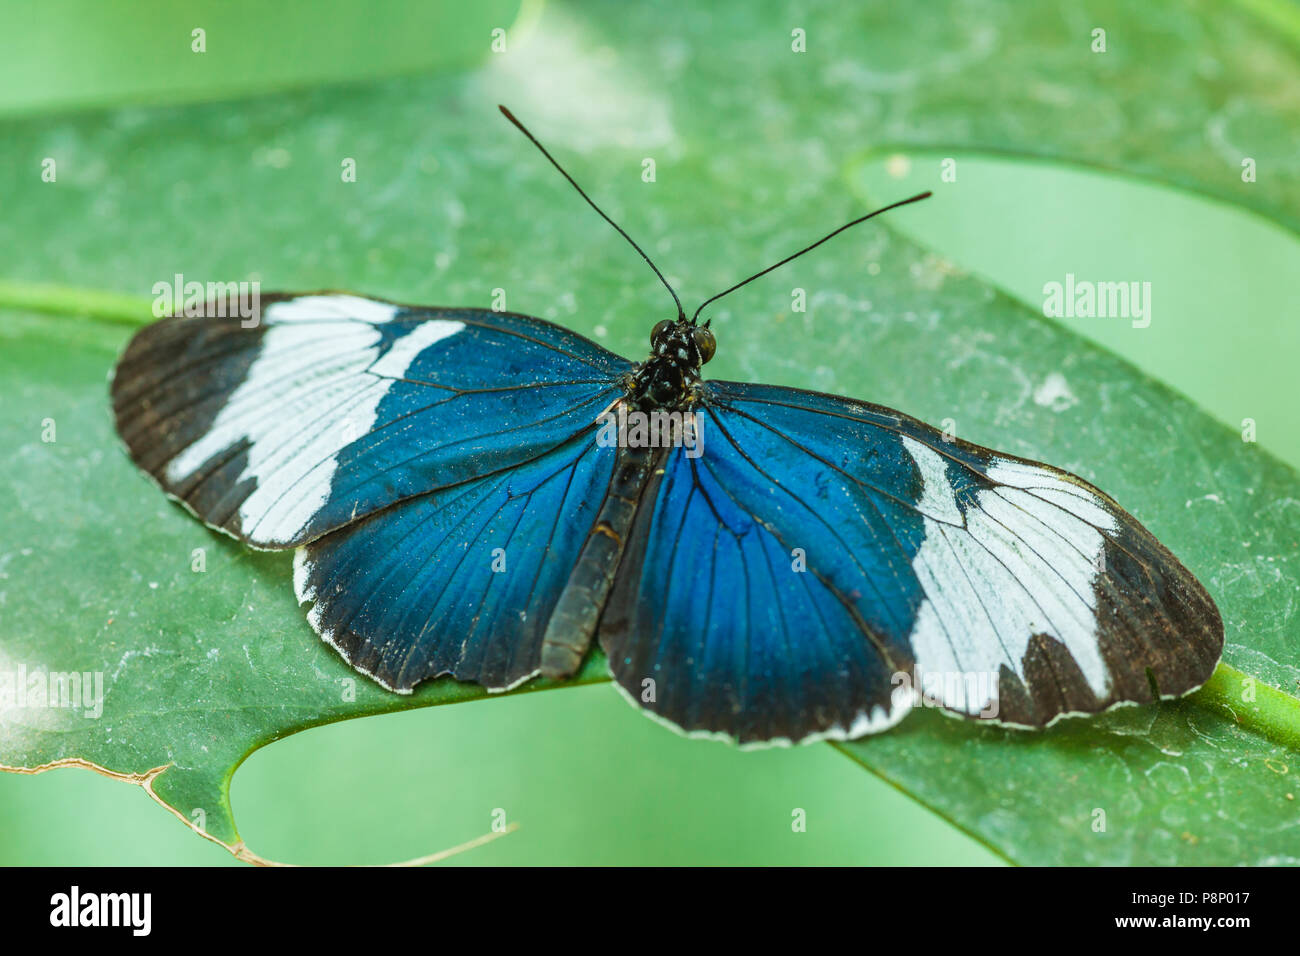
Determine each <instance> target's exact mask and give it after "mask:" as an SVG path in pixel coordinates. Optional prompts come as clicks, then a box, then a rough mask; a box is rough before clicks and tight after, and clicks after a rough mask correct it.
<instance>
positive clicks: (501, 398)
mask: <svg viewBox="0 0 1300 956" xmlns="http://www.w3.org/2000/svg"><path fill="white" fill-rule="evenodd" d="M629 367H630V363H628V362H627V361H626V360H624V359H622V358H619V357H618V356H616V355H614V354H613V353H611V352H609V351H606V350H605V349H602V348H601V347H600V346H598V345H596V344H594V343H592V342H590V341H588V340H586V339H584V338H582V337H581V336H579V335H577V334H575V333H573V332H569V331H567V330H565V329H562V328H560V327H559V326H555V325H552V324H550V323H548V322H544V321H542V320H540V319H534V318H530V317H528V316H522V315H514V314H510V313H496V312H490V311H487V310H481V309H429V308H420V307H407V306H400V305H396V304H394V303H390V302H382V301H379V300H376V299H367V298H362V297H360V296H353V295H344V294H337V293H319V294H312V295H299V296H282V295H276V296H267V297H264V298H263V305H262V314H261V321H260V322H259V323H258V324H257V325H255V326H253V327H245V326H244V324H242V323H241V322H240V320H239V319H237V318H235V317H229V318H217V317H193V318H186V317H180V318H173V319H167V320H164V321H162V322H158V323H155V324H153V325H150V326H148V327H146V328H144V329H142V330H141V331H140V332H139V333H137V335H136V336H135V338H134V339H133V340H132V341H131V344H130V345H129V346H128V347H127V350H126V352H125V354H124V355H123V356H122V359H121V361H120V362H119V363H118V366H117V369H116V371H115V375H114V379H113V386H112V391H113V406H114V411H115V414H116V417H117V427H118V432H119V434H120V435H121V436H122V438H123V440H124V441H125V442H126V444H127V447H128V449H129V451H130V453H131V457H132V458H133V459H134V460H135V461H136V463H137V464H138V465H140V467H141V468H143V469H144V470H145V471H147V472H149V473H150V474H151V475H152V476H153V477H154V478H155V479H156V480H157V481H158V483H159V484H161V485H162V487H163V488H164V489H165V490H166V491H167V492H168V493H170V494H171V495H173V496H174V497H176V498H178V499H179V500H180V501H182V502H183V503H184V504H185V505H186V506H187V507H189V508H190V510H192V511H193V512H195V513H196V514H197V515H198V516H199V517H200V518H202V519H203V520H204V521H205V522H207V523H208V524H210V525H212V526H214V527H217V528H220V529H221V530H223V531H226V532H227V533H229V534H232V535H234V536H235V537H238V538H240V539H241V540H244V541H247V542H249V543H250V544H253V545H255V546H257V547H263V548H285V547H293V546H296V545H299V544H302V543H304V542H307V541H310V540H313V539H314V538H316V537H319V536H320V535H322V534H325V533H327V532H329V531H332V530H334V529H336V528H340V527H343V526H344V525H347V524H349V523H351V522H352V521H354V520H356V519H357V518H360V517H364V516H365V515H367V514H370V513H372V512H374V511H375V510H377V509H379V508H382V507H385V506H387V505H390V504H392V503H394V502H396V501H400V500H402V499H404V498H407V497H410V496H412V495H419V494H425V493H428V492H431V491H433V490H435V489H438V488H442V487H447V486H450V485H454V484H456V483H458V482H461V481H467V480H469V479H471V478H477V477H480V476H483V475H486V474H490V473H492V472H494V471H497V470H499V469H505V468H510V467H513V466H515V465H518V464H520V463H522V462H526V461H528V460H530V459H532V458H534V457H536V456H537V455H540V454H543V453H545V452H546V451H548V450H550V449H552V448H554V447H556V446H557V445H559V444H560V443H562V442H563V441H566V440H568V439H569V438H571V437H573V435H575V434H576V433H577V432H579V431H581V430H584V429H587V428H589V427H590V426H591V423H592V422H593V421H594V420H595V418H596V416H597V415H598V414H599V413H600V412H601V411H602V410H603V409H604V408H605V407H606V406H608V405H609V403H610V402H611V401H613V399H614V398H615V397H616V396H617V395H618V394H619V388H618V384H617V379H618V376H619V375H621V374H622V373H623V372H624V371H625V370H626V369H627V368H629Z"/></svg>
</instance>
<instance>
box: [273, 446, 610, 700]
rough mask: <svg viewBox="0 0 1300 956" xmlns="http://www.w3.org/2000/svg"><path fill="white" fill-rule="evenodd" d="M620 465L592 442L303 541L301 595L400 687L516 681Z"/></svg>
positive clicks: (327, 625) (298, 559) (345, 644)
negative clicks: (446, 677)
mask: <svg viewBox="0 0 1300 956" xmlns="http://www.w3.org/2000/svg"><path fill="white" fill-rule="evenodd" d="M613 462H614V450H613V449H612V448H603V447H600V446H599V445H595V444H593V443H592V442H591V439H590V436H585V437H584V438H580V439H575V440H573V441H569V442H567V443H566V444H564V445H562V446H560V447H558V448H556V449H554V450H552V451H550V452H548V453H547V454H544V455H542V456H540V457H538V458H535V459H533V460H531V461H528V462H525V463H524V464H521V465H517V466H515V467H513V468H510V469H508V470H504V471H498V472H495V473H493V474H490V475H487V476H486V477H483V478H478V479H474V480H472V481H467V482H463V483H461V484H458V485H455V486H453V487H451V488H445V489H442V490H440V491H436V492H432V493H430V494H427V495H420V496H417V497H414V498H408V499H405V500H403V501H401V502H399V503H398V504H395V505H392V506H391V507H389V508H386V509H383V510H381V511H379V512H377V513H375V514H373V515H370V516H369V517H367V518H364V519H362V520H360V521H357V522H356V523H355V524H352V525H350V526H348V527H346V528H343V529H340V530H338V531H334V532H332V533H331V534H327V535H325V536H324V537H321V538H318V539H316V540H315V541H312V542H311V543H310V544H307V545H304V546H303V547H302V548H299V549H298V553H297V555H295V564H294V587H295V590H296V591H297V594H298V599H299V600H300V601H306V602H311V604H312V607H311V609H310V611H309V612H308V615H307V617H308V620H309V621H310V622H311V624H312V626H313V627H314V628H315V629H316V631H317V633H319V634H320V635H321V636H322V637H323V638H324V639H325V640H326V641H328V642H329V643H330V644H331V645H332V646H333V647H335V648H336V649H337V650H338V651H339V653H341V654H342V655H343V656H344V657H345V658H346V659H347V660H348V661H349V662H350V663H351V664H352V666H353V667H356V668H357V669H358V670H360V671H362V672H363V673H365V674H369V675H370V676H372V677H374V678H376V679H377V680H378V681H379V682H380V683H382V684H383V685H384V686H385V687H388V688H389V689H391V690H398V691H402V692H407V691H410V690H411V689H412V688H413V687H414V686H415V685H416V684H418V683H420V682H421V681H423V680H427V679H428V678H431V677H436V676H438V675H440V674H451V675H452V676H454V677H456V678H457V679H458V680H465V681H474V682H475V683H478V684H481V685H482V686H484V687H487V688H489V689H491V690H504V689H507V688H509V687H513V686H514V685H516V684H518V683H520V682H521V681H524V680H527V679H528V678H530V677H532V676H534V675H535V674H536V673H538V669H539V663H540V658H541V648H542V638H543V636H544V633H545V631H546V625H547V622H548V620H549V619H550V617H551V613H552V611H553V610H554V608H555V604H556V601H557V600H558V599H559V596H560V593H561V591H562V589H563V587H564V584H565V581H566V580H567V578H568V576H569V573H570V571H571V570H572V569H573V565H574V563H575V562H576V561H577V558H578V553H579V551H580V550H581V548H582V543H583V541H584V540H585V538H586V535H587V530H588V528H590V527H591V524H592V522H593V521H594V520H595V516H596V511H597V509H598V507H599V505H600V501H601V497H602V495H603V494H604V491H605V489H606V488H607V487H608V485H609V480H610V473H611V471H612V469H613Z"/></svg>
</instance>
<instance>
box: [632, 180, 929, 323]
mask: <svg viewBox="0 0 1300 956" xmlns="http://www.w3.org/2000/svg"><path fill="white" fill-rule="evenodd" d="M931 195H933V194H932V193H931V192H930V191H929V190H926V191H925V192H923V193H919V194H918V195H915V196H912V197H911V198H909V199H900V200H899V201H898V202H896V203H890V204H889V205H888V206H885V207H883V208H881V209H877V210H876V211H875V212H869V213H867V214H866V215H865V216H859V217H858V218H857V219H854V220H853V221H852V222H846V223H845V224H844V225H842V226H840V228H838V229H836V230H835V231H834V232H832V233H830V234H829V235H825V236H822V237H821V238H820V239H818V240H817V241H816V242H814V243H813V244H812V245H810V246H804V247H803V248H802V249H800V250H799V251H798V252H796V253H794V254H793V255H789V256H786V257H785V258H784V259H782V260H781V261H780V262H778V263H776V264H775V265H770V266H768V267H767V268H766V269H764V270H763V271H762V272H755V273H754V274H753V275H752V276H750V277H749V278H748V279H742V280H741V281H739V282H737V283H736V284H735V285H733V286H732V287H731V288H730V289H723V290H722V291H721V292H719V293H718V294H717V295H715V296H713V297H712V298H710V299H705V300H704V301H703V302H701V303H700V307H699V308H698V309H696V310H695V314H694V315H693V316H691V325H694V324H695V323H696V322H697V321H698V320H699V318H700V313H701V312H702V311H704V307H705V306H706V305H708V304H709V303H710V302H716V301H717V300H718V299H721V298H722V297H723V296H724V295H727V294H728V293H731V292H735V291H736V290H737V289H739V288H740V287H741V286H742V285H746V284H747V283H750V282H753V281H754V280H755V279H757V278H758V277H759V276H765V275H767V274H768V273H769V272H771V271H772V270H773V269H779V268H780V267H781V266H783V265H785V264H786V263H787V262H789V261H790V260H791V259H798V258H799V257H800V256H801V255H803V254H804V253H805V252H811V251H812V250H814V249H816V248H817V247H818V246H820V245H821V244H822V243H823V242H826V241H827V240H829V239H834V238H835V237H836V236H838V235H839V234H840V233H841V232H843V231H844V230H845V229H852V228H853V227H854V226H856V225H857V224H858V223H860V222H866V221H867V220H868V219H870V218H872V217H873V216H879V215H880V214H881V213H882V212H889V210H891V209H897V208H898V207H899V206H906V205H907V204H908V203H913V202H920V201H921V200H922V199H929V198H930V196H931ZM643 254H644V253H643ZM712 321H713V320H712V319H709V322H712ZM709 322H705V323H704V327H705V328H706V329H707V328H708V327H709Z"/></svg>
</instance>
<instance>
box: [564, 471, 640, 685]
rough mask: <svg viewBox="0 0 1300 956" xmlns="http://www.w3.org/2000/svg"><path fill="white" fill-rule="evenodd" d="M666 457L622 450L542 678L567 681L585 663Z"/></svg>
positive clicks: (567, 589)
mask: <svg viewBox="0 0 1300 956" xmlns="http://www.w3.org/2000/svg"><path fill="white" fill-rule="evenodd" d="M663 456H664V450H663V449H662V448H647V447H638V448H628V447H620V448H619V449H618V458H617V460H616V461H615V464H614V473H613V474H612V475H611V476H610V483H609V490H608V491H607V492H606V494H605V499H604V501H603V502H601V506H600V511H599V513H598V514H597V516H596V521H595V522H594V523H593V524H592V527H591V531H590V532H589V533H588V534H587V540H586V541H585V542H584V543H583V546H582V551H581V553H580V554H579V556H578V561H577V563H576V564H575V565H574V567H573V571H572V572H571V573H570V574H569V579H568V581H567V582H566V583H565V586H564V590H563V591H562V592H561V593H560V598H559V600H558V601H557V602H556V605H555V610H554V612H553V613H552V614H551V619H550V621H549V622H548V623H547V626H546V633H545V635H544V636H543V638H542V659H541V671H542V676H543V677H553V678H564V677H569V676H571V675H572V674H574V673H576V672H577V670H578V667H579V666H580V665H581V664H582V659H583V657H584V656H586V653H587V648H588V647H589V646H590V645H591V639H592V637H593V636H594V635H595V633H596V627H597V625H598V624H599V623H600V615H601V611H602V610H603V609H604V607H605V603H606V600H607V599H608V597H609V592H610V589H611V588H612V587H613V584H614V576H615V575H616V574H617V573H618V566H619V562H620V561H621V560H622V558H623V550H624V548H625V547H626V544H627V539H628V535H629V533H630V532H631V529H632V521H633V519H634V518H635V517H636V511H637V507H638V505H639V504H640V502H641V497H642V494H643V493H644V491H645V489H646V487H647V485H648V484H649V482H650V478H651V476H652V475H653V474H654V470H655V468H656V467H660V463H661V462H662V460H663Z"/></svg>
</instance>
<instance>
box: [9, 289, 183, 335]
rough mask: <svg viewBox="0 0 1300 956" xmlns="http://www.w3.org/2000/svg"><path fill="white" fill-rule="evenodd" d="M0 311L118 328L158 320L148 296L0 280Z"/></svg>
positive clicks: (146, 323)
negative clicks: (75, 319) (40, 314)
mask: <svg viewBox="0 0 1300 956" xmlns="http://www.w3.org/2000/svg"><path fill="white" fill-rule="evenodd" d="M0 308H9V309H21V310H24V311H27V312H43V313H46V314H48V315H65V316H72V317H85V318H91V319H96V320H98V321H101V322H112V323H114V324H116V325H136V326H139V325H148V324H149V323H150V322H152V321H154V319H156V318H157V316H155V315H154V314H153V301H152V300H151V299H149V298H147V297H145V296H139V295H127V294H125V293H121V292H105V291H103V290H101V289H74V288H69V287H67V286H60V285H47V284H44V283H39V282H21V281H16V280H13V279H0Z"/></svg>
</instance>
